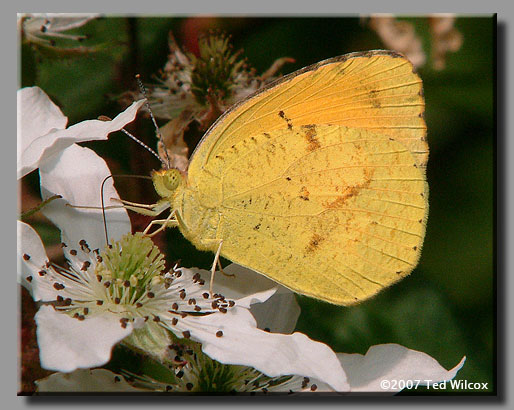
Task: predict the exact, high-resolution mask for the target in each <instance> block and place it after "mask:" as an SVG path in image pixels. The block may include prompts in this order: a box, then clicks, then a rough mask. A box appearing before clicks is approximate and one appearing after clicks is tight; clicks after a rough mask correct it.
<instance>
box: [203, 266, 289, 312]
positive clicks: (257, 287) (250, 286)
mask: <svg viewBox="0 0 514 410" xmlns="http://www.w3.org/2000/svg"><path fill="white" fill-rule="evenodd" d="M223 271H224V272H225V275H224V274H223V273H220V272H216V275H215V276H214V284H213V291H214V292H215V293H221V294H222V295H223V296H225V297H226V298H227V299H233V300H235V301H236V302H237V305H238V306H242V307H250V305H251V304H253V303H262V302H264V301H266V300H267V299H269V298H270V297H271V296H272V295H273V294H275V293H276V292H277V291H278V289H279V288H280V287H281V286H280V285H278V284H277V283H276V282H273V281H272V280H270V279H268V278H267V277H265V276H263V275H259V274H258V273H256V272H254V271H252V270H251V269H248V268H245V267H243V266H241V265H237V264H235V263H232V264H230V265H228V266H227V267H225V268H223ZM200 273H201V274H202V277H206V278H210V272H209V271H200Z"/></svg>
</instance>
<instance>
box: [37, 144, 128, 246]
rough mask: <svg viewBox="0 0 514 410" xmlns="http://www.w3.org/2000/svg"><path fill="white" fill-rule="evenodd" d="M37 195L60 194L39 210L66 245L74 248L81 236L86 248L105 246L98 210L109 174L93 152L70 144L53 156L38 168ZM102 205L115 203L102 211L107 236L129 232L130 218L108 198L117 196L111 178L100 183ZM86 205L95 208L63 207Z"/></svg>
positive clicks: (107, 169)
mask: <svg viewBox="0 0 514 410" xmlns="http://www.w3.org/2000/svg"><path fill="white" fill-rule="evenodd" d="M39 171H40V176H41V194H42V196H43V199H47V198H49V197H50V196H52V195H61V196H62V199H56V200H54V201H52V202H50V203H49V204H48V205H46V206H45V207H44V208H43V210H42V212H43V213H44V215H45V216H47V217H48V218H49V219H50V220H51V221H52V222H53V223H54V224H55V225H56V226H57V227H58V228H59V229H61V234H62V240H63V242H64V243H66V244H67V245H68V248H65V251H68V250H69V248H73V247H75V248H76V247H77V243H78V242H79V241H80V240H81V239H85V240H86V241H87V243H88V245H89V247H90V249H96V248H99V249H103V248H104V247H105V231H104V224H103V216H102V210H101V206H102V203H101V187H102V183H103V181H104V180H105V178H106V177H107V176H109V175H110V174H111V173H110V171H109V168H108V167H107V164H106V163H105V161H104V160H103V159H102V158H100V157H99V156H98V155H97V154H96V153H95V152H94V151H92V150H90V149H89V148H84V147H81V146H79V145H76V144H73V145H72V146H70V147H68V148H66V149H65V150H64V151H62V152H61V153H59V154H58V155H56V156H54V158H53V159H51V160H49V161H47V162H46V163H45V164H43V165H42V166H41V168H40V170H39ZM103 192H104V205H105V206H116V208H115V209H107V210H106V211H105V216H106V223H107V230H108V234H109V239H114V240H118V239H120V238H121V237H122V236H123V235H124V234H126V233H127V232H130V229H131V227H130V219H129V217H128V214H127V211H126V210H125V209H124V208H123V207H120V204H119V203H117V202H114V201H111V198H117V199H119V195H118V193H117V192H116V189H115V188H114V184H113V181H112V178H109V179H108V180H107V181H106V182H105V184H104V190H103ZM66 204H70V205H77V206H89V207H96V208H97V209H81V208H72V207H70V206H67V205H66Z"/></svg>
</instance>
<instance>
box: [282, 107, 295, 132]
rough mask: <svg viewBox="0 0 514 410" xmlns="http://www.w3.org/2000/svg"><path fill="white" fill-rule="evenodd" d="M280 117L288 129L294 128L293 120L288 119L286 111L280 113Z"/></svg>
mask: <svg viewBox="0 0 514 410" xmlns="http://www.w3.org/2000/svg"><path fill="white" fill-rule="evenodd" d="M278 116H279V117H280V118H282V119H283V120H284V121H285V122H286V123H287V128H289V129H292V128H293V123H292V122H291V120H290V119H289V118H287V116H286V113H285V112H284V111H282V110H280V111H279V112H278Z"/></svg>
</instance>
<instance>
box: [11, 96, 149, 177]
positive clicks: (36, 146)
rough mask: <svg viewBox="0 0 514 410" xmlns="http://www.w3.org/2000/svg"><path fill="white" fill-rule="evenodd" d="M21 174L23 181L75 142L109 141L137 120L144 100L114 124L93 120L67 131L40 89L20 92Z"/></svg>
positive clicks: (73, 126)
mask: <svg viewBox="0 0 514 410" xmlns="http://www.w3.org/2000/svg"><path fill="white" fill-rule="evenodd" d="M17 99H18V151H17V154H18V155H17V173H18V178H21V177H23V176H25V175H26V174H28V173H29V172H31V171H33V170H35V169H36V168H38V167H40V166H41V165H42V164H44V163H45V161H47V160H49V159H51V158H52V157H53V156H55V155H56V154H58V153H59V152H61V151H63V150H64V149H65V148H66V147H69V146H70V145H72V144H73V143H75V142H82V141H92V140H106V139H107V136H108V135H109V133H111V132H114V131H118V130H120V129H121V128H123V127H124V126H125V125H126V124H127V123H129V122H131V121H133V120H134V118H135V116H136V113H137V110H138V109H139V107H141V106H142V105H143V104H144V100H140V101H137V102H135V103H133V104H132V105H131V106H130V107H129V108H127V109H126V110H125V111H124V112H122V113H121V114H119V115H118V116H117V117H116V118H114V119H113V120H112V121H100V120H89V121H83V122H81V123H78V124H75V125H72V126H71V127H69V128H66V124H67V123H68V118H66V117H65V116H64V115H63V113H62V112H61V110H60V109H59V107H57V106H56V105H55V104H54V103H53V102H52V101H51V100H50V99H49V98H48V96H47V95H46V94H45V93H44V91H43V90H41V89H40V88H39V87H27V88H22V89H20V90H18V92H17Z"/></svg>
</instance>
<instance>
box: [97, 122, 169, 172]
mask: <svg viewBox="0 0 514 410" xmlns="http://www.w3.org/2000/svg"><path fill="white" fill-rule="evenodd" d="M98 119H99V120H100V121H111V119H110V118H109V117H107V116H105V115H101V116H99V117H98ZM120 131H121V132H123V133H124V134H125V135H126V136H128V137H129V138H131V139H132V140H134V141H136V142H137V143H138V144H139V145H141V146H142V147H143V148H144V149H146V150H147V151H148V152H149V153H150V154H152V155H153V156H155V158H157V159H158V160H159V161H160V162H161V164H162V165H163V166H164V167H165V168H168V164H166V162H164V160H163V159H162V158H161V157H160V156H159V154H157V152H155V151H154V150H153V149H151V148H150V147H149V146H148V145H146V144H145V143H144V142H143V141H140V140H138V139H137V138H136V137H134V136H133V135H132V134H131V133H130V132H128V131H127V130H126V129H125V128H122V129H121V130H120Z"/></svg>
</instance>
